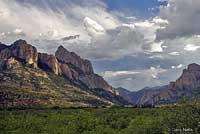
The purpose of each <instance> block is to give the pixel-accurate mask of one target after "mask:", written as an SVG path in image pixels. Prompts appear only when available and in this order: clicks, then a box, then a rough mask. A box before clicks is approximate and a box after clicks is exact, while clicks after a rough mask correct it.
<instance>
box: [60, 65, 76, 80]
mask: <svg viewBox="0 0 200 134" xmlns="http://www.w3.org/2000/svg"><path fill="white" fill-rule="evenodd" d="M60 68H61V72H62V74H63V75H64V76H65V77H67V78H69V79H70V80H76V81H77V80H78V79H79V75H78V73H77V72H76V71H75V70H73V69H71V68H70V67H69V66H68V65H67V64H61V66H60Z"/></svg>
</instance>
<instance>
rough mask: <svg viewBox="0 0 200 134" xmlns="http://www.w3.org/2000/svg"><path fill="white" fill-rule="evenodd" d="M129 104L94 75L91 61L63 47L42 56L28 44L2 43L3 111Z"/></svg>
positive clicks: (0, 97) (0, 101) (0, 79)
mask: <svg viewBox="0 0 200 134" xmlns="http://www.w3.org/2000/svg"><path fill="white" fill-rule="evenodd" d="M124 104H128V103H127V101H125V100H124V99H123V98H122V97H120V96H119V93H118V92H117V90H116V89H114V88H113V87H112V86H110V85H109V84H108V83H107V82H106V81H105V80H104V79H103V78H102V77H101V76H99V75H97V74H95V73H94V71H93V67H92V64H91V62H90V61H88V60H86V59H82V58H81V57H80V56H78V55H77V54H76V53H74V52H69V51H68V50H66V49H65V48H64V47H63V46H60V47H58V49H57V51H56V53H55V55H51V54H47V53H39V52H38V51H37V49H36V48H35V47H34V46H32V45H30V44H28V43H27V42H26V41H25V40H17V41H15V42H14V43H13V44H11V45H10V46H8V45H5V44H2V43H0V107H5V106H6V107H18V106H40V105H42V106H109V105H124Z"/></svg>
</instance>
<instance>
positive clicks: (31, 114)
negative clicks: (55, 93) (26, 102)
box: [0, 106, 200, 134]
mask: <svg viewBox="0 0 200 134" xmlns="http://www.w3.org/2000/svg"><path fill="white" fill-rule="evenodd" d="M199 120H200V107H198V106H180V107H162V108H152V109H150V108H148V109H147V108H146V109H139V108H120V107H112V108H99V109H95V108H82V109H78V108H76V109H75V108H71V109H61V108H59V107H55V108H53V109H29V110H10V111H0V134H171V133H172V134H182V133H183V132H175V129H176V130H180V129H183V128H186V129H188V128H189V129H192V130H193V131H192V132H191V131H190V132H185V133H186V134H198V132H197V124H198V121H199ZM170 130H173V132H171V131H170Z"/></svg>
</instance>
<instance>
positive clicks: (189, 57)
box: [0, 0, 200, 91]
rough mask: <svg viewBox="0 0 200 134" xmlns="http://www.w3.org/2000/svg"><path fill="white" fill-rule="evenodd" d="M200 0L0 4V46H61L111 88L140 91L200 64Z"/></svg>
mask: <svg viewBox="0 0 200 134" xmlns="http://www.w3.org/2000/svg"><path fill="white" fill-rule="evenodd" d="M199 7H200V1H199V0H37V1H36V0H12V1H11V0H0V42H3V43H6V44H11V43H13V42H14V41H15V40H17V39H19V38H21V39H25V40H27V41H28V42H29V43H31V44H32V45H34V46H36V47H37V49H38V50H39V51H40V52H48V53H52V54H53V53H54V52H55V51H56V49H57V47H58V46H59V45H63V46H64V47H65V48H67V49H68V50H69V51H74V52H76V53H77V54H78V55H80V56H82V57H83V58H87V59H89V60H91V61H92V64H93V66H94V70H95V72H96V73H98V74H99V75H101V76H103V77H104V78H105V79H106V80H107V81H108V82H109V83H110V84H111V85H112V86H114V87H124V88H127V89H129V90H131V91H137V90H140V89H142V88H144V87H154V86H162V85H166V84H168V83H169V82H170V81H174V80H176V79H177V78H178V77H179V76H180V74H181V73H182V70H183V69H184V68H186V67H187V65H188V64H190V63H200V58H199V57H200V25H199V24H200V9H199Z"/></svg>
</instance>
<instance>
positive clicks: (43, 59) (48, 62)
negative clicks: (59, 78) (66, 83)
mask: <svg viewBox="0 0 200 134" xmlns="http://www.w3.org/2000/svg"><path fill="white" fill-rule="evenodd" d="M38 62H39V67H41V68H42V69H44V70H50V71H52V72H53V73H54V74H56V75H58V74H60V66H59V63H58V60H57V59H56V57H55V56H53V55H49V54H46V53H39V55H38Z"/></svg>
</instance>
